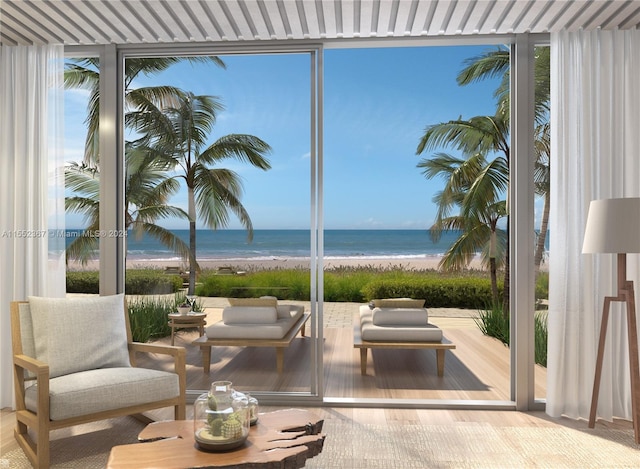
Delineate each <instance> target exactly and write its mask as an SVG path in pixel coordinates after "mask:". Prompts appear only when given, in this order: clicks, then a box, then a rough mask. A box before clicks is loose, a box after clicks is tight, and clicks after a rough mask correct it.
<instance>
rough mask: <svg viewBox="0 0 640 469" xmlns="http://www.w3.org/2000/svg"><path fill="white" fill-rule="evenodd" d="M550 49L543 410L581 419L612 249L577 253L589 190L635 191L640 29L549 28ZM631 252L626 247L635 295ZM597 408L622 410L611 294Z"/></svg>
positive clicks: (627, 401)
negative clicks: (547, 236)
mask: <svg viewBox="0 0 640 469" xmlns="http://www.w3.org/2000/svg"><path fill="white" fill-rule="evenodd" d="M551 53H552V58H551V75H552V76H551V84H552V85H551V86H552V87H551V109H552V111H551V112H552V113H551V126H552V151H551V154H552V163H551V164H552V167H553V172H552V177H551V207H552V215H551V217H550V239H549V250H550V256H549V258H550V261H549V278H550V282H549V325H548V330H549V337H548V368H547V413H548V414H549V415H551V416H553V417H559V416H561V415H565V416H568V417H572V418H585V419H586V418H588V417H589V411H590V405H591V394H592V389H593V379H594V373H595V361H596V353H597V346H598V334H599V332H600V321H601V317H602V306H603V301H604V297H605V296H612V295H615V294H616V293H617V285H616V256H615V254H589V255H587V254H582V241H583V237H584V228H585V224H586V218H587V212H588V210H589V203H590V202H591V200H595V199H606V198H617V197H639V196H640V82H639V78H638V77H640V31H639V30H627V31H618V30H615V31H602V30H596V31H591V32H585V31H576V32H568V31H561V32H558V33H552V34H551ZM637 222H638V235H639V236H640V220H637ZM611 229H615V227H611ZM639 259H640V256H639V255H637V254H632V255H628V266H627V267H628V273H627V277H628V279H629V280H633V281H634V283H635V287H636V298H638V291H639V285H640V260H639ZM636 302H637V300H636ZM597 415H598V418H603V419H606V420H611V419H612V418H614V417H619V418H625V419H629V418H631V384H630V377H629V357H628V342H627V321H626V310H625V309H624V307H623V305H622V304H621V303H612V308H611V315H610V320H609V326H608V330H607V339H606V350H605V356H604V363H603V371H602V380H601V386H600V395H599V399H598V411H597Z"/></svg>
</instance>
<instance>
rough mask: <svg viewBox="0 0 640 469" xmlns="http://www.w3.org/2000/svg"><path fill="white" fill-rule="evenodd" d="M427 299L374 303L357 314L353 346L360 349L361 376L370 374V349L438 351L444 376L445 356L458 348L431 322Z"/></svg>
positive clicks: (439, 374)
mask: <svg viewBox="0 0 640 469" xmlns="http://www.w3.org/2000/svg"><path fill="white" fill-rule="evenodd" d="M423 306H424V300H412V299H409V298H398V299H395V298H393V299H386V300H374V301H373V302H372V303H371V304H370V305H362V306H361V307H360V310H359V312H358V313H356V314H355V315H354V324H353V346H354V348H359V349H360V373H361V374H363V375H366V374H367V349H374V348H390V349H434V350H435V351H436V360H437V370H438V376H440V377H442V376H444V353H445V350H447V349H455V348H456V346H455V345H454V344H452V343H451V342H450V341H448V340H447V339H445V338H444V337H443V335H442V329H440V328H439V327H438V326H435V325H433V324H431V323H429V315H428V312H427V309H426V308H424V307H423Z"/></svg>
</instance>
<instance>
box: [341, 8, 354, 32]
mask: <svg viewBox="0 0 640 469" xmlns="http://www.w3.org/2000/svg"><path fill="white" fill-rule="evenodd" d="M340 4H341V9H342V11H341V15H342V18H341V22H342V37H354V21H353V19H354V14H355V8H356V2H342V1H341V2H340Z"/></svg>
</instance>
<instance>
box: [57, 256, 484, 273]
mask: <svg viewBox="0 0 640 469" xmlns="http://www.w3.org/2000/svg"><path fill="white" fill-rule="evenodd" d="M440 259H441V257H440V256H425V257H421V258H407V259H388V258H371V257H367V258H362V259H358V258H353V257H350V258H327V259H325V260H324V268H325V270H326V269H332V268H338V267H381V268H391V267H401V268H403V269H406V270H426V269H437V268H438V263H439V262H440ZM198 263H199V265H200V268H201V269H203V270H204V269H212V270H216V269H218V268H219V267H232V268H233V269H234V270H236V271H238V270H240V271H246V272H255V271H258V270H268V269H296V268H302V269H308V268H309V259H303V258H278V259H275V258H274V259H259V260H254V259H216V260H200V261H198ZM98 266H99V262H98V261H91V262H88V263H87V264H86V265H84V266H83V265H80V264H79V263H76V262H69V266H68V268H69V270H98ZM165 267H180V268H181V269H182V270H189V269H188V267H187V265H186V263H184V262H181V261H178V260H175V261H171V260H157V259H152V260H147V259H128V260H127V269H164V268H165ZM469 268H470V269H477V270H479V269H481V263H480V259H479V258H476V259H474V260H473V261H472V262H471V264H470V265H469Z"/></svg>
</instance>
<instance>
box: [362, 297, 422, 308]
mask: <svg viewBox="0 0 640 469" xmlns="http://www.w3.org/2000/svg"><path fill="white" fill-rule="evenodd" d="M372 303H373V306H374V307H376V308H423V307H424V300H414V299H413V298H383V299H380V300H373V301H372Z"/></svg>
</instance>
